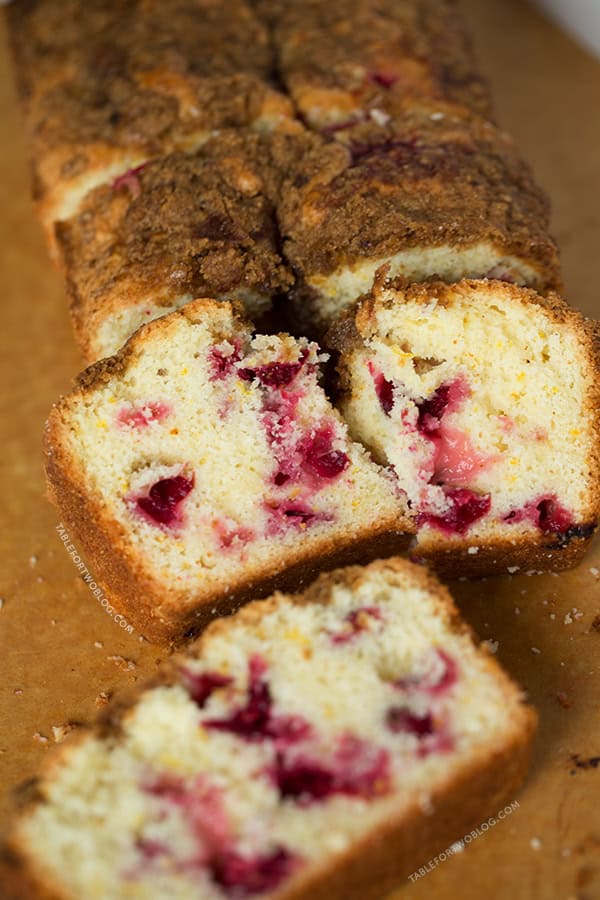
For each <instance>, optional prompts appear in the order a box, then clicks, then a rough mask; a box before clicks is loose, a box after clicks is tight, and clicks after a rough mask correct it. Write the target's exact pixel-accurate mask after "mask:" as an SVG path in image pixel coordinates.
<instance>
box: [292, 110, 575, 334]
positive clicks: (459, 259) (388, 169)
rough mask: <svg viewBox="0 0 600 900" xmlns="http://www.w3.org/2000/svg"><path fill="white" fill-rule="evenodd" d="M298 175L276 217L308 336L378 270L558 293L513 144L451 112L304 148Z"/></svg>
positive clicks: (553, 258) (420, 113)
mask: <svg viewBox="0 0 600 900" xmlns="http://www.w3.org/2000/svg"><path fill="white" fill-rule="evenodd" d="M304 167H305V171H303V168H302V164H300V165H299V167H298V170H297V171H295V172H294V174H293V177H291V178H290V183H289V185H288V187H287V190H286V191H285V193H284V195H283V197H282V201H281V203H280V204H279V209H278V213H279V219H280V228H281V232H282V236H283V238H284V249H285V252H286V254H287V257H288V259H289V260H290V262H291V263H292V265H293V266H294V268H295V270H296V272H297V274H298V278H299V285H298V288H297V290H296V297H295V304H294V308H295V313H296V317H297V319H298V320H299V322H300V324H301V325H302V326H304V327H305V328H311V329H312V331H313V332H315V328H316V329H317V331H318V328H319V326H320V327H321V328H322V327H324V326H326V325H327V324H331V323H332V322H333V321H334V320H335V318H336V317H337V316H339V315H340V314H341V313H342V312H343V311H344V310H345V309H347V308H348V306H349V305H350V304H351V303H352V302H353V301H354V300H356V299H357V297H359V296H360V295H361V294H362V293H364V292H365V291H368V290H370V288H371V286H372V283H373V278H374V274H375V272H376V270H377V269H378V268H379V267H380V266H381V265H382V264H384V263H389V264H390V267H391V272H392V274H394V275H401V276H403V277H405V278H406V279H407V280H408V281H411V282H420V281H424V280H425V279H427V278H430V277H432V276H434V275H436V276H437V277H439V278H440V279H442V280H444V281H449V282H453V281H459V280H460V279H461V278H466V277H483V276H486V275H494V276H495V277H497V278H504V279H505V280H508V281H514V282H516V283H518V284H524V285H527V286H530V287H534V288H535V289H537V290H546V289H548V288H551V287H556V286H557V285H559V284H560V275H559V271H558V256H557V251H556V246H555V244H554V242H553V240H552V239H551V237H550V236H549V234H548V218H549V216H548V203H547V200H546V198H545V197H544V195H543V194H542V193H541V191H540V190H539V189H538V187H537V186H536V185H535V183H534V181H533V179H532V176H531V173H530V171H529V168H528V167H527V165H526V164H525V163H524V162H523V161H522V159H521V158H520V156H519V154H518V152H517V151H516V149H515V146H514V144H513V142H512V141H511V140H510V138H509V137H508V136H507V135H505V134H504V133H502V132H500V131H498V129H496V128H495V127H494V126H493V125H491V124H490V123H489V122H484V121H483V120H481V119H479V118H477V117H474V116H472V115H470V114H469V113H468V112H467V111H465V110H464V109H462V108H460V107H457V106H449V105H447V104H443V103H422V104H414V103H413V104H408V105H407V106H406V108H405V111H404V114H403V116H402V117H401V119H399V120H398V121H397V122H395V123H394V124H393V125H390V126H389V127H384V126H381V127H379V126H376V125H369V126H361V128H360V129H359V130H358V131H357V132H356V133H355V134H354V135H353V140H352V142H351V144H350V145H349V147H347V148H345V147H342V146H341V145H339V144H337V143H335V142H334V143H331V144H330V145H329V146H328V147H326V148H322V147H315V148H314V149H309V151H308V152H307V154H306V157H305V159H304ZM299 176H300V177H299ZM302 176H304V177H302Z"/></svg>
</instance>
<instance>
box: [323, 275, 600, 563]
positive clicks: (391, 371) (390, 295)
mask: <svg viewBox="0 0 600 900" xmlns="http://www.w3.org/2000/svg"><path fill="white" fill-rule="evenodd" d="M334 343H336V344H337V346H338V347H339V348H341V349H342V353H341V357H340V368H341V376H342V382H343V385H344V397H343V399H342V402H341V404H340V407H341V410H342V412H343V415H344V417H345V419H346V421H347V423H348V425H349V428H350V433H351V434H352V435H353V437H354V438H358V439H360V440H362V441H363V442H364V443H365V445H366V446H367V447H369V449H370V450H371V452H372V453H373V455H374V457H375V458H376V459H377V460H378V461H379V462H380V463H382V464H387V465H389V466H390V469H391V470H392V471H393V472H394V473H395V475H396V477H397V479H398V483H399V485H400V487H401V488H402V489H403V490H404V491H405V492H406V496H407V497H408V500H409V503H410V507H411V512H412V514H413V515H414V516H415V519H416V524H417V526H418V534H417V543H416V547H415V548H414V550H413V552H414V554H415V555H416V556H417V557H418V558H421V559H427V560H429V561H430V562H431V563H433V564H434V565H435V566H436V568H437V569H438V570H441V571H443V572H444V573H446V574H448V575H468V574H480V575H483V574H489V573H492V572H502V571H506V569H507V567H508V569H509V571H516V570H517V569H519V568H521V569H523V570H528V569H536V570H537V569H561V568H567V567H569V566H572V565H573V564H574V563H575V562H576V561H577V560H578V559H579V558H580V557H581V555H582V554H583V552H584V550H585V548H586V547H587V545H588V543H589V540H590V538H591V536H592V534H593V533H594V530H595V529H596V527H597V525H598V521H599V519H600V488H599V484H600V480H599V479H600V468H599V467H600V427H599V410H600V392H599V388H598V384H599V383H600V371H599V355H598V329H597V326H596V325H595V324H594V323H592V322H590V321H589V320H586V319H584V318H583V317H582V316H581V315H580V314H579V313H578V312H576V311H575V310H573V309H571V308H569V307H568V306H567V304H566V303H565V302H564V301H562V300H561V299H560V298H559V297H558V296H555V295H553V296H550V297H548V298H547V299H543V298H542V297H540V296H538V295H537V294H535V293H534V292H533V291H531V290H527V289H524V288H518V287H516V286H515V285H510V284H505V283H503V282H500V281H464V282H461V283H460V284H457V285H445V284H441V283H439V282H438V283H431V284H423V285H413V286H409V287H405V286H402V285H401V284H398V283H394V282H391V283H390V282H387V283H386V281H385V274H384V273H382V274H381V276H380V277H379V279H378V282H377V284H376V286H375V289H374V291H373V293H372V295H371V296H370V297H369V298H368V299H366V300H365V302H363V303H362V305H361V306H360V307H359V309H358V311H357V312H356V314H355V315H354V316H352V317H349V319H348V321H347V322H346V323H345V325H344V326H340V328H339V329H338V333H337V336H336V337H334Z"/></svg>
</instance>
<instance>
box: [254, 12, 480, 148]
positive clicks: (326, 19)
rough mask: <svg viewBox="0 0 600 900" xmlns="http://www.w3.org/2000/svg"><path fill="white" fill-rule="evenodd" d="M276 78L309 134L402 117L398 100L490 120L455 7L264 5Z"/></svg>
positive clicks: (338, 133)
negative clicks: (463, 110)
mask: <svg viewBox="0 0 600 900" xmlns="http://www.w3.org/2000/svg"><path fill="white" fill-rule="evenodd" d="M257 8H258V11H259V14H260V15H261V16H262V17H263V18H264V19H265V21H267V22H269V23H270V26H271V29H272V34H273V38H272V39H273V44H274V46H275V49H276V52H277V60H278V67H279V72H280V77H281V80H282V81H283V83H284V84H285V85H286V87H287V89H288V91H289V93H290V95H291V97H292V98H293V100H294V103H295V104H296V106H297V108H298V110H299V111H300V113H301V115H302V119H303V121H305V122H307V123H308V124H309V125H310V126H311V127H312V128H315V129H317V130H319V131H323V132H325V133H327V134H331V135H333V136H335V137H336V138H345V137H348V134H349V133H350V132H351V131H352V129H353V128H354V126H356V125H357V124H358V123H360V122H365V121H375V122H378V123H381V122H382V121H386V120H387V121H389V120H390V119H394V118H396V117H397V116H398V115H402V107H403V103H404V102H405V101H406V99H408V98H411V99H417V100H422V99H433V100H449V101H452V102H455V103H459V104H461V105H464V106H466V107H468V108H470V109H472V110H474V111H475V112H477V113H479V114H481V115H483V116H485V117H488V116H489V114H490V106H491V102H490V96H489V91H488V89H487V85H486V84H485V82H484V81H483V79H482V77H481V74H480V72H479V71H478V70H477V66H476V65H475V61H474V58H473V53H472V50H471V46H470V41H469V39H468V37H467V34H466V30H465V27H464V23H463V21H462V18H461V15H460V12H459V10H458V9H457V4H456V3H455V2H453V0H441V2H440V0H411V2H410V3H398V2H397V0H339V2H337V3H323V2H321V0H275V2H273V0H266V2H259V3H258V7H257Z"/></svg>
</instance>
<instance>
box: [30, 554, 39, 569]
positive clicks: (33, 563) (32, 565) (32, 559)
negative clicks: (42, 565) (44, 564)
mask: <svg viewBox="0 0 600 900" xmlns="http://www.w3.org/2000/svg"><path fill="white" fill-rule="evenodd" d="M38 559H39V557H37V556H36V555H35V553H32V554H31V556H30V557H29V568H30V569H35V567H36V566H37V564H38Z"/></svg>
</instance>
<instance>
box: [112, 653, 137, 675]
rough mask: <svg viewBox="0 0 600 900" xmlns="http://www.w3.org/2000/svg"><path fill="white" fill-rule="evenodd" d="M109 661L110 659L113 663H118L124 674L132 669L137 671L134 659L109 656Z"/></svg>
mask: <svg viewBox="0 0 600 900" xmlns="http://www.w3.org/2000/svg"><path fill="white" fill-rule="evenodd" d="M107 659H110V660H111V661H112V662H114V663H116V665H117V666H118V667H119V668H120V669H122V670H123V672H128V671H131V669H135V665H136V664H135V663H134V661H133V660H132V659H125V657H124V656H119V655H118V654H113V656H108V657H107Z"/></svg>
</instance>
